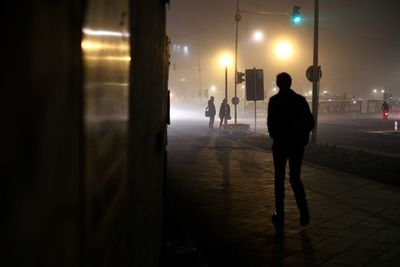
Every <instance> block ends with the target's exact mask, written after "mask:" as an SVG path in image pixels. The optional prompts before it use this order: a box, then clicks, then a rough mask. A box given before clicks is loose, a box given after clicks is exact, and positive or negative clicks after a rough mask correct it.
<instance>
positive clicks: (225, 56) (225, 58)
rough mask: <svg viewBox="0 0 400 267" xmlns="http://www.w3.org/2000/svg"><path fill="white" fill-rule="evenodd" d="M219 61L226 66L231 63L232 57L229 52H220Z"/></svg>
mask: <svg viewBox="0 0 400 267" xmlns="http://www.w3.org/2000/svg"><path fill="white" fill-rule="evenodd" d="M219 63H220V64H221V65H222V66H223V67H225V68H227V67H228V66H229V65H231V64H232V57H231V56H230V55H229V54H222V55H221V57H220V58H219Z"/></svg>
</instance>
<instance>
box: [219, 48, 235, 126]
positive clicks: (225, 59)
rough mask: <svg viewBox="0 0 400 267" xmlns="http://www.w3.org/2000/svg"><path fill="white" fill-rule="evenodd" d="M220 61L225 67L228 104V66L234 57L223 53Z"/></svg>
mask: <svg viewBox="0 0 400 267" xmlns="http://www.w3.org/2000/svg"><path fill="white" fill-rule="evenodd" d="M219 62H220V63H221V65H222V66H224V67H225V100H226V103H227V104H228V66H229V65H230V64H232V57H231V56H230V55H229V54H223V55H222V56H221V57H220V59H219ZM235 76H236V75H235ZM224 121H225V124H224V126H225V129H226V126H227V125H226V124H227V120H224Z"/></svg>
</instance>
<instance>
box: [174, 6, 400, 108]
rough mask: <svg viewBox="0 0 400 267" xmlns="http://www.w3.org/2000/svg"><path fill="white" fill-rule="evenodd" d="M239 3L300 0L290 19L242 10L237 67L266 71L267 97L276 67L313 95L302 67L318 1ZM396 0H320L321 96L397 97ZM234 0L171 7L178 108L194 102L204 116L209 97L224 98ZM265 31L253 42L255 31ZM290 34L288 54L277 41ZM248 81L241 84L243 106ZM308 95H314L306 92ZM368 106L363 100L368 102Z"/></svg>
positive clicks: (399, 34)
mask: <svg viewBox="0 0 400 267" xmlns="http://www.w3.org/2000/svg"><path fill="white" fill-rule="evenodd" d="M239 4H240V5H239V10H246V11H254V12H262V11H270V12H276V13H283V14H285V13H286V14H290V13H291V12H292V7H293V4H296V5H299V6H300V7H301V8H300V13H301V15H302V17H303V21H302V23H301V24H300V25H296V26H295V25H293V24H292V23H291V22H290V16H289V15H266V14H253V13H245V12H241V20H240V22H239V24H238V33H239V34H238V57H237V64H238V71H240V72H244V70H245V69H249V68H253V67H256V68H260V69H263V70H264V95H265V102H267V101H268V98H269V97H270V96H271V95H273V94H274V93H275V92H276V91H273V90H274V88H275V87H276V86H275V77H276V74H277V73H279V72H282V71H285V72H288V73H289V74H291V75H292V77H293V85H292V87H293V89H294V90H295V91H296V92H298V93H299V94H302V95H306V94H308V97H310V95H309V91H310V90H311V88H312V84H311V83H310V82H309V81H308V80H307V79H306V76H305V71H306V69H307V67H308V66H310V65H312V60H313V57H312V53H313V12H314V10H313V8H314V7H313V5H314V1H305V0H298V1H296V2H293V1H286V0H282V1H266V0H248V1H245V0H241V1H240V2H239ZM399 8H400V2H398V1H396V0H384V1H374V0H367V1H365V0H358V1H357V0H353V1H349V0H324V1H320V28H319V37H320V38H319V64H320V65H321V68H322V78H321V83H320V95H321V100H326V101H328V100H331V101H333V100H357V101H358V100H360V101H361V100H362V101H364V102H366V101H368V100H383V93H382V92H386V93H388V95H389V94H390V95H391V96H392V98H391V99H390V100H391V101H392V102H393V103H392V104H396V103H395V102H396V101H397V100H399V98H400V60H399V59H400V31H399V30H398V25H399V24H398V20H397V17H398V15H397V12H398V10H399ZM235 13H236V1H235V0H218V1H217V0H214V1H212V0H204V1H194V0H174V1H171V4H170V7H169V10H168V12H167V34H168V36H169V37H170V38H171V49H170V51H171V59H170V61H171V65H170V73H169V74H170V75H169V89H170V91H171V93H172V95H173V96H172V98H171V107H172V110H173V112H175V114H176V112H177V110H184V109H187V108H188V107H190V109H191V110H192V111H193V112H194V113H195V114H197V112H198V113H199V114H200V116H201V115H204V114H203V113H204V108H205V106H206V105H207V99H208V98H209V96H211V95H213V96H215V99H216V101H215V103H216V106H217V108H218V105H219V103H220V101H221V100H222V98H223V97H224V88H225V84H224V68H223V67H222V66H221V65H220V64H219V57H220V55H221V53H223V52H229V53H230V54H231V55H234V49H235V21H234V14H235ZM256 30H259V31H261V32H262V33H263V38H262V39H261V40H260V41H258V42H256V41H254V40H253V39H252V36H253V32H254V31H256ZM281 41H286V42H287V43H288V44H289V45H290V47H291V53H290V55H289V56H287V57H286V58H282V57H279V56H277V54H276V45H277V43H278V42H281ZM242 85H243V84H240V85H238V87H237V96H238V97H239V99H240V103H239V105H238V109H240V108H242V109H243V104H244V99H245V94H244V89H243V88H242ZM233 96H234V65H233V64H231V65H230V66H229V67H228V99H229V102H230V100H231V98H232V97H233ZM309 99H311V98H309ZM364 105H366V104H364Z"/></svg>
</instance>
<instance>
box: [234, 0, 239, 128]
mask: <svg viewBox="0 0 400 267" xmlns="http://www.w3.org/2000/svg"><path fill="white" fill-rule="evenodd" d="M235 21H236V35H235V85H234V86H235V97H237V79H238V77H237V51H238V35H239V21H240V14H239V0H236V14H235ZM234 106H235V124H236V122H237V105H234Z"/></svg>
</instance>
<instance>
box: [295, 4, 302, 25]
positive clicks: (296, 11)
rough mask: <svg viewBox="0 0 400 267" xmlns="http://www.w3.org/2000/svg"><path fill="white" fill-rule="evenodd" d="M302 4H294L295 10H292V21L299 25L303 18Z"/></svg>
mask: <svg viewBox="0 0 400 267" xmlns="http://www.w3.org/2000/svg"><path fill="white" fill-rule="evenodd" d="M299 10H300V6H293V12H292V23H293V25H298V24H300V23H301V22H302V20H303V19H302V18H301V15H300V11H299Z"/></svg>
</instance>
